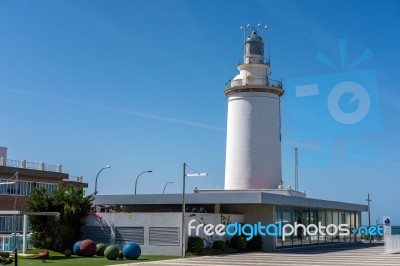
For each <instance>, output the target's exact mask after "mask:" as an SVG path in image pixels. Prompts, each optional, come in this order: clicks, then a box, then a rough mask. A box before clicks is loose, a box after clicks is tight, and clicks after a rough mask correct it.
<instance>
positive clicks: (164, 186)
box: [162, 181, 174, 194]
mask: <svg viewBox="0 0 400 266" xmlns="http://www.w3.org/2000/svg"><path fill="white" fill-rule="evenodd" d="M173 183H174V182H172V181H171V182H167V184H165V186H164V190H163V192H162V193H163V194H165V188H166V187H167V186H168V184H173Z"/></svg>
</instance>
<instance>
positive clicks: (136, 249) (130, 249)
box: [122, 242, 142, 260]
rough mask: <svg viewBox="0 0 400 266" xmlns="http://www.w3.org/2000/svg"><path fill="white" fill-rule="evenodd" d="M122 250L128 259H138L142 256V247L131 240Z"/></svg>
mask: <svg viewBox="0 0 400 266" xmlns="http://www.w3.org/2000/svg"><path fill="white" fill-rule="evenodd" d="M122 252H123V253H124V257H125V258H127V259H128V260H136V259H137V258H139V257H140V254H142V249H141V248H140V246H139V245H138V244H136V243H135V242H129V243H127V244H126V245H125V246H124V249H123V250H122Z"/></svg>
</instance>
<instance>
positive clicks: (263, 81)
mask: <svg viewBox="0 0 400 266" xmlns="http://www.w3.org/2000/svg"><path fill="white" fill-rule="evenodd" d="M257 85H258V86H271V87H275V88H279V89H282V81H279V80H273V79H268V78H266V77H265V78H253V77H248V78H246V79H235V80H228V82H227V83H226V87H225V88H226V89H230V88H233V87H239V86H257Z"/></svg>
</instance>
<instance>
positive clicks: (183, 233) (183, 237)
mask: <svg viewBox="0 0 400 266" xmlns="http://www.w3.org/2000/svg"><path fill="white" fill-rule="evenodd" d="M186 167H189V168H190V169H192V170H193V171H195V172H197V173H195V174H187V173H186ZM206 175H208V174H207V173H200V172H198V171H196V170H194V169H193V168H192V167H190V166H188V165H187V164H186V163H185V162H184V163H183V187H182V258H184V257H185V240H186V237H185V185H186V177H187V176H206Z"/></svg>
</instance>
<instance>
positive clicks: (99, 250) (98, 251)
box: [96, 243, 107, 256]
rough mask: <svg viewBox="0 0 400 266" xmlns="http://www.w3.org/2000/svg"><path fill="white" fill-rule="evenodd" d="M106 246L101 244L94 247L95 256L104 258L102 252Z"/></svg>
mask: <svg viewBox="0 0 400 266" xmlns="http://www.w3.org/2000/svg"><path fill="white" fill-rule="evenodd" d="M106 247H107V246H106V245H104V244H103V243H99V244H97V245H96V255H97V256H104V250H106Z"/></svg>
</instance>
